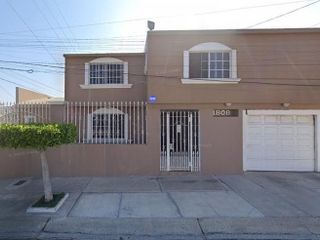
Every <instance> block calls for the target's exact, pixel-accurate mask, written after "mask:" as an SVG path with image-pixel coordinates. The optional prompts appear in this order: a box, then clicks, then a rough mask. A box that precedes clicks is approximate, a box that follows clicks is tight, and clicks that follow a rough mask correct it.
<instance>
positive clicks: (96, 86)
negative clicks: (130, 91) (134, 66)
mask: <svg viewBox="0 0 320 240" xmlns="http://www.w3.org/2000/svg"><path fill="white" fill-rule="evenodd" d="M80 87H81V88H82V89H101V88H131V87H132V84H89V85H85V84H81V85H80Z"/></svg>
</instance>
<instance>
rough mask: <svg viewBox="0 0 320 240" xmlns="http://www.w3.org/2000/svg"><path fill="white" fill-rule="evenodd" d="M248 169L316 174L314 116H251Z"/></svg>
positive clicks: (248, 140)
mask: <svg viewBox="0 0 320 240" xmlns="http://www.w3.org/2000/svg"><path fill="white" fill-rule="evenodd" d="M247 121H248V122H247V130H246V132H247V133H246V134H247V136H246V143H245V144H246V146H245V147H246V149H245V152H246V156H245V157H246V159H245V163H244V164H245V170H258V171H259V170H261V171H314V164H315V161H314V159H315V154H314V120H313V116H312V115H251V116H250V115H249V116H247Z"/></svg>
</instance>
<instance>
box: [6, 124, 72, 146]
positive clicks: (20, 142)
mask: <svg viewBox="0 0 320 240" xmlns="http://www.w3.org/2000/svg"><path fill="white" fill-rule="evenodd" d="M76 134H77V129H76V126H75V125H73V124H58V123H54V124H42V123H32V124H2V125H0V147H4V148H31V149H37V150H42V151H43V150H46V149H47V148H48V147H54V146H59V145H62V144H68V143H74V142H75V141H76Z"/></svg>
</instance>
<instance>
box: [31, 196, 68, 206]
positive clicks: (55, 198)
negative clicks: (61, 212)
mask: <svg viewBox="0 0 320 240" xmlns="http://www.w3.org/2000/svg"><path fill="white" fill-rule="evenodd" d="M65 195H66V194H65V193H57V194H53V199H52V200H51V201H50V202H46V201H45V200H44V195H43V196H42V197H41V198H40V199H39V200H38V201H37V202H36V203H35V204H33V205H32V207H34V208H54V207H56V206H57V204H58V203H59V202H60V200H61V199H62V198H63V197H64V196H65Z"/></svg>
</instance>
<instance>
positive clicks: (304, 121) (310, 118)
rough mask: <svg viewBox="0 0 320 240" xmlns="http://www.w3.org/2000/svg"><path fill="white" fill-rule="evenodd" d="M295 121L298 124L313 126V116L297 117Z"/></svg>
mask: <svg viewBox="0 0 320 240" xmlns="http://www.w3.org/2000/svg"><path fill="white" fill-rule="evenodd" d="M296 121H297V123H298V124H304V125H306V124H308V125H310V126H313V125H314V123H313V116H297V117H296Z"/></svg>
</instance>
